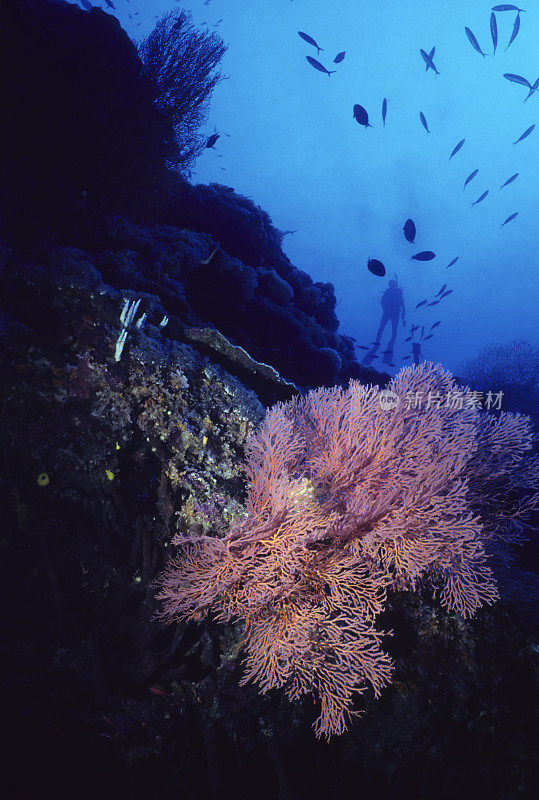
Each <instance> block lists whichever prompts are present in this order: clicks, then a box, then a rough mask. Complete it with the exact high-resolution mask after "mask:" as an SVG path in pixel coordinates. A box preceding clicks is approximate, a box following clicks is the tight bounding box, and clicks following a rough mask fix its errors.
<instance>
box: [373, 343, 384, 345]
mask: <svg viewBox="0 0 539 800" xmlns="http://www.w3.org/2000/svg"><path fill="white" fill-rule="evenodd" d="M372 344H373V345H379V344H382V342H372Z"/></svg>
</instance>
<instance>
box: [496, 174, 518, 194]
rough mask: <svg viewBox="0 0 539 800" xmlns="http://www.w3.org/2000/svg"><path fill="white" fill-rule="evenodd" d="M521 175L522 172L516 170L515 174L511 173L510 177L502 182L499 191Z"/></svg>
mask: <svg viewBox="0 0 539 800" xmlns="http://www.w3.org/2000/svg"><path fill="white" fill-rule="evenodd" d="M519 175H520V172H515V174H514V175H511V177H510V178H507V180H506V181H505V183H502V185H501V186H500V188H499V189H498V191H499V192H501V190H502V189H503V187H504V186H508V185H509V184H510V183H513V181H516V179H517V178H518V176H519Z"/></svg>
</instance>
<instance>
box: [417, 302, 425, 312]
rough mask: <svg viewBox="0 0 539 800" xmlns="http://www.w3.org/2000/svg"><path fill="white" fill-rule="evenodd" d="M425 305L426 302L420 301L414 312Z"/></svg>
mask: <svg viewBox="0 0 539 800" xmlns="http://www.w3.org/2000/svg"><path fill="white" fill-rule="evenodd" d="M425 305H427V301H426V300H422V301H421V302H420V303H418V304H417V305H416V307H415V310H416V311H417V309H418V308H421V306H425Z"/></svg>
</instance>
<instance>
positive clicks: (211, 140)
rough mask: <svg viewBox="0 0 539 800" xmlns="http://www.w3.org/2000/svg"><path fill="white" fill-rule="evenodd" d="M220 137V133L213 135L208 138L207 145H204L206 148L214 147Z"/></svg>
mask: <svg viewBox="0 0 539 800" xmlns="http://www.w3.org/2000/svg"><path fill="white" fill-rule="evenodd" d="M219 135H220V134H218V133H212V135H211V136H208V138H207V139H206V144H205V145H204V147H213V145H214V144H215V142H216V141H217V139H218V138H219Z"/></svg>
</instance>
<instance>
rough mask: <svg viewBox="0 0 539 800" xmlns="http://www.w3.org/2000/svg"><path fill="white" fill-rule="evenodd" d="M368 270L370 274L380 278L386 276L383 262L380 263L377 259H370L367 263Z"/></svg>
mask: <svg viewBox="0 0 539 800" xmlns="http://www.w3.org/2000/svg"><path fill="white" fill-rule="evenodd" d="M367 269H368V270H369V272H372V274H373V275H377V276H378V277H379V278H383V276H384V275H385V274H386V268H385V267H384V265H383V264H382V262H381V261H378V259H376V258H369V260H368V261H367Z"/></svg>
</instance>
